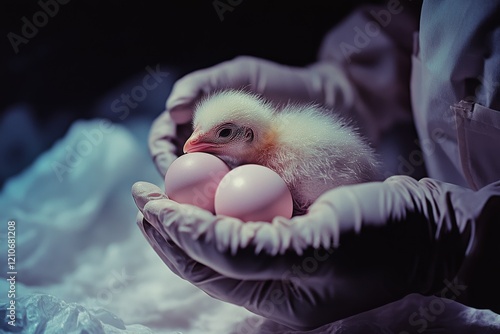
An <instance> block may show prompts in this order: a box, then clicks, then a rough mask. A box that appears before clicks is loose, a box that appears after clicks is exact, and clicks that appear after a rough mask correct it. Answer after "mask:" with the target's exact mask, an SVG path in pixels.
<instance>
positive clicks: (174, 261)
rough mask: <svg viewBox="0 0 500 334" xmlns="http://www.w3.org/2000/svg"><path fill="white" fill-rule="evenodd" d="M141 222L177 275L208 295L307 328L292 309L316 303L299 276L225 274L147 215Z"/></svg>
mask: <svg viewBox="0 0 500 334" xmlns="http://www.w3.org/2000/svg"><path fill="white" fill-rule="evenodd" d="M139 225H140V228H141V229H143V231H144V232H143V233H144V235H145V236H146V238H147V239H148V241H149V243H150V244H151V245H152V246H153V248H154V250H155V251H156V252H157V253H158V255H159V256H160V258H161V259H162V260H163V261H164V263H165V264H166V265H167V266H168V267H169V268H170V269H171V270H172V271H173V272H174V273H175V274H176V275H178V276H179V277H181V278H183V279H186V280H187V281H189V282H190V283H192V284H194V285H195V286H197V287H198V288H200V289H201V290H203V291H204V292H206V293H207V294H208V295H210V296H212V297H214V298H216V299H219V300H221V301H225V302H229V303H232V304H235V305H240V306H243V307H245V308H247V309H248V310H250V311H252V312H254V313H255V314H259V315H262V316H264V317H266V318H269V319H272V320H274V321H278V322H280V323H283V324H286V325H288V326H293V327H296V328H302V329H306V328H307V325H306V323H304V319H301V320H300V321H295V318H294V314H293V312H294V311H292V310H293V309H294V306H293V305H294V304H296V303H301V304H302V307H304V308H305V309H312V308H313V305H307V304H308V303H309V302H310V300H309V298H308V296H307V289H304V288H303V287H301V286H300V283H301V282H300V280H298V281H297V280H286V278H285V280H284V281H281V280H272V281H259V280H239V279H233V278H229V277H225V276H224V275H221V274H220V273H218V272H217V271H215V270H213V269H212V268H210V267H207V266H205V265H203V264H201V263H199V262H196V261H195V260H193V259H192V258H191V257H190V256H188V255H187V254H186V253H185V252H184V251H183V250H182V249H181V248H180V247H179V246H177V245H176V244H175V243H174V242H172V241H171V240H169V239H168V237H166V238H165V237H164V234H162V233H159V232H158V231H157V230H156V229H155V228H154V227H153V226H152V225H151V224H149V223H148V222H147V221H146V220H145V219H143V220H142V222H141V223H140V224H139ZM285 296H288V297H285ZM290 312H292V313H290ZM304 326H306V327H304Z"/></svg>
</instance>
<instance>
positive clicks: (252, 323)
mask: <svg viewBox="0 0 500 334" xmlns="http://www.w3.org/2000/svg"><path fill="white" fill-rule="evenodd" d="M334 251H335V248H334V247H330V248H328V249H315V250H314V252H313V254H312V256H308V257H304V258H303V259H302V261H301V262H300V263H297V264H293V265H292V267H291V268H290V269H289V270H287V271H285V272H283V274H282V275H281V280H280V281H281V282H284V283H285V284H284V285H282V286H279V287H276V288H274V289H273V290H272V291H271V292H270V293H268V294H267V296H266V297H267V299H265V300H263V301H262V303H260V311H261V316H263V317H264V318H271V316H272V315H273V314H274V313H275V312H276V307H278V306H279V305H282V304H283V303H285V302H286V301H287V300H288V299H289V298H290V292H289V291H285V289H291V290H294V289H295V287H296V286H298V285H300V283H301V281H303V280H305V279H307V278H308V277H310V275H311V274H314V273H315V272H316V271H317V270H318V269H319V267H320V265H321V264H322V263H324V262H325V261H327V260H328V259H329V258H330V256H331V255H332V253H333V252H334ZM295 292H297V291H295ZM295 295H296V296H300V294H299V293H298V292H297V293H295ZM263 321H264V319H262V318H247V319H246V320H245V321H244V322H243V323H241V324H239V325H238V328H237V331H236V332H237V333H241V334H247V333H248V334H250V333H254V332H255V329H256V328H257V327H258V326H260V325H261V324H262V322H263Z"/></svg>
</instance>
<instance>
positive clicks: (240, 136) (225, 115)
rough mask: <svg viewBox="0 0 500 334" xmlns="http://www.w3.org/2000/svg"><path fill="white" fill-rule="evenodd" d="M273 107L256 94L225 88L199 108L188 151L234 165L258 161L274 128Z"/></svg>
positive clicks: (199, 105) (187, 145)
mask: <svg viewBox="0 0 500 334" xmlns="http://www.w3.org/2000/svg"><path fill="white" fill-rule="evenodd" d="M273 114H274V109H273V107H272V106H271V105H270V104H269V103H267V102H265V101H264V100H262V99H261V98H258V97H256V96H254V95H251V94H249V93H244V92H241V91H223V92H221V93H217V94H215V95H212V96H209V97H207V98H205V99H204V100H202V101H201V102H200V103H199V104H198V105H197V106H196V109H195V112H194V119H193V134H192V135H191V136H190V137H189V138H188V140H187V141H186V143H185V145H184V153H191V152H205V153H211V154H214V155H216V156H218V157H219V158H221V159H222V160H224V161H225V162H226V163H228V164H229V165H230V166H232V167H234V166H238V165H241V164H244V163H250V162H254V161H256V160H257V158H258V157H257V155H259V154H260V152H261V150H262V149H263V147H264V146H265V145H268V141H269V138H270V136H271V133H272V131H273V125H272V121H273Z"/></svg>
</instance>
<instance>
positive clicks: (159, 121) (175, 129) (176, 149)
mask: <svg viewBox="0 0 500 334" xmlns="http://www.w3.org/2000/svg"><path fill="white" fill-rule="evenodd" d="M191 132H192V129H191V125H190V124H181V125H178V124H176V123H175V122H174V120H173V119H172V116H171V115H170V113H169V112H167V111H164V112H163V113H161V114H160V115H159V116H158V117H157V118H156V119H155V120H154V122H153V124H152V125H151V130H150V132H149V139H148V145H149V152H150V155H151V157H152V159H153V162H154V164H155V166H156V168H157V169H158V171H159V172H160V174H161V175H162V176H164V175H165V173H166V172H167V169H168V167H169V166H170V164H171V163H172V162H173V161H174V160H175V159H176V158H177V157H178V156H179V155H181V154H182V146H183V145H184V142H185V141H186V139H187V138H188V137H189V136H190V135H191Z"/></svg>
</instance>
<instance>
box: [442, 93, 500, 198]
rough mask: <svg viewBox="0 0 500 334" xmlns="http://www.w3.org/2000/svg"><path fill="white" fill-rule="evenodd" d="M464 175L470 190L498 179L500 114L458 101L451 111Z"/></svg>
mask: <svg viewBox="0 0 500 334" xmlns="http://www.w3.org/2000/svg"><path fill="white" fill-rule="evenodd" d="M451 110H452V112H453V115H454V119H455V126H456V131H457V141H458V150H459V155H460V163H461V165H462V171H463V174H464V176H465V178H466V180H467V182H468V183H469V185H470V186H471V187H472V188H473V189H480V188H482V187H484V186H485V185H487V184H490V183H492V182H494V181H496V180H499V179H500V111H498V110H494V109H490V108H486V107H484V106H482V105H480V104H478V103H474V102H467V101H460V102H459V103H457V104H456V105H454V106H452V107H451Z"/></svg>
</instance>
